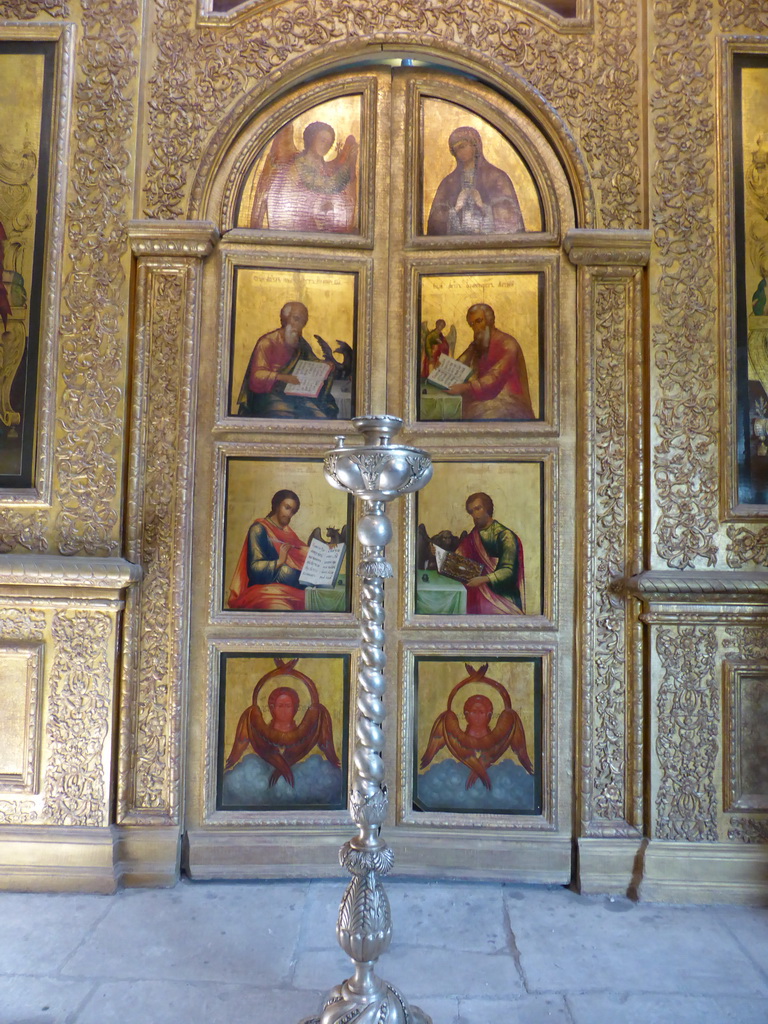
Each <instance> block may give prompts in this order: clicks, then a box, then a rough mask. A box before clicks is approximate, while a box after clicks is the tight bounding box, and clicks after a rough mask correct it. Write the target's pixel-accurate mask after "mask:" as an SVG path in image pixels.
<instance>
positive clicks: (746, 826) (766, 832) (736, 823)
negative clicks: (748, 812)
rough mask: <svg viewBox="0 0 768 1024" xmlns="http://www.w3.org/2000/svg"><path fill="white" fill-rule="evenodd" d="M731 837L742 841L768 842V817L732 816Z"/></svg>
mask: <svg viewBox="0 0 768 1024" xmlns="http://www.w3.org/2000/svg"><path fill="white" fill-rule="evenodd" d="M730 824H731V827H730V828H729V829H728V838H729V839H738V840H741V842H742V843H768V818H731V821H730Z"/></svg>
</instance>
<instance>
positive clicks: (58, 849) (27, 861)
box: [0, 825, 117, 893]
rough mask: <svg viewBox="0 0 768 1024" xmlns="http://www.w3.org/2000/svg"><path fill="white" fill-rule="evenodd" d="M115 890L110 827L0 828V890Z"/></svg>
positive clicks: (112, 842)
mask: <svg viewBox="0 0 768 1024" xmlns="http://www.w3.org/2000/svg"><path fill="white" fill-rule="evenodd" d="M116 888H117V874H116V871H115V836H114V830H113V829H112V828H110V827H107V828H78V827H70V826H61V827H58V826H55V825H45V826H39V825H38V826H34V825H33V826H29V827H26V828H25V827H4V828H3V829H2V830H0V889H2V890H5V891H15V892H93V893H111V892H114V891H115V889H116Z"/></svg>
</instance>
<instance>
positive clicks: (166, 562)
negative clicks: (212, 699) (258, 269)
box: [117, 221, 217, 870]
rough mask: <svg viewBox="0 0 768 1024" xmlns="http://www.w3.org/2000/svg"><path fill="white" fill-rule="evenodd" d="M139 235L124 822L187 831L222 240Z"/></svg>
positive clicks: (189, 234) (180, 233)
mask: <svg viewBox="0 0 768 1024" xmlns="http://www.w3.org/2000/svg"><path fill="white" fill-rule="evenodd" d="M128 230H129V232H130V236H131V240H132V245H133V251H134V254H135V256H136V259H137V266H136V322H135V335H134V358H133V372H132V378H133V379H132V386H133V405H132V426H131V443H130V453H129V483H128V509H127V519H126V552H127V553H128V557H129V558H130V559H131V560H132V561H135V562H137V563H138V564H141V566H142V567H143V569H144V579H143V582H142V585H141V586H140V587H139V588H137V589H136V591H135V593H134V594H133V595H132V596H131V598H130V599H129V602H128V606H127V610H126V617H125V639H124V645H123V675H122V678H123V690H122V694H121V710H120V735H121V747H120V749H121V753H120V764H119V783H118V810H117V821H118V823H119V824H121V825H131V826H137V825H147V826H155V825H167V826H172V827H173V829H174V830H175V831H178V826H179V799H180V781H181V745H182V733H183V727H182V708H183V705H184V694H185V681H186V660H187V629H188V608H189V563H190V556H191V540H192V538H191V521H192V520H191V483H192V470H193V452H194V444H193V441H194V437H193V426H194V416H195V401H194V388H193V382H194V381H195V380H196V371H197V356H198V328H199V286H200V277H201V273H202V260H203V258H204V257H205V256H207V255H208V254H209V253H210V252H211V249H212V246H213V243H214V241H215V239H216V237H217V235H216V230H215V228H214V226H213V225H212V224H210V223H204V222H173V223H168V222H160V221H133V222H131V223H130V225H129V229H128ZM128 859H129V860H130V854H129V855H128ZM173 869H174V868H173V867H172V868H171V870H173ZM128 870H130V869H128Z"/></svg>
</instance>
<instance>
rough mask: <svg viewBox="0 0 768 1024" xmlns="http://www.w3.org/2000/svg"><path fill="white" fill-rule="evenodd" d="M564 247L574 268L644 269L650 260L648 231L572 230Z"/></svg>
mask: <svg viewBox="0 0 768 1024" xmlns="http://www.w3.org/2000/svg"><path fill="white" fill-rule="evenodd" d="M563 247H564V248H565V251H566V253H567V254H568V258H569V260H570V261H571V263H574V264H576V266H586V267H599V266H606V267H617V266H620V267H645V266H647V264H648V260H649V259H650V257H651V232H650V231H639V230H638V231H618V230H617V231H593V230H591V229H590V228H571V230H570V231H568V232H567V233H566V235H565V238H564V239H563Z"/></svg>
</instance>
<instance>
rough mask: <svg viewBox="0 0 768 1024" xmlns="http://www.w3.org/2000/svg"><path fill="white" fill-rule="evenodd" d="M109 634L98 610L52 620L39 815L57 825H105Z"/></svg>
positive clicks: (70, 613)
mask: <svg viewBox="0 0 768 1024" xmlns="http://www.w3.org/2000/svg"><path fill="white" fill-rule="evenodd" d="M111 634H112V623H111V621H110V618H109V616H107V615H104V614H103V613H101V612H82V611H66V612H60V613H57V614H56V615H55V616H54V619H53V625H52V635H53V640H54V645H55V648H54V656H53V664H52V666H51V674H50V680H49V687H50V697H49V705H48V723H47V729H46V732H47V738H48V749H49V763H48V766H47V768H46V771H45V783H44V796H45V803H44V817H45V818H46V820H48V821H50V822H51V823H53V824H56V825H107V824H108V820H107V811H108V803H109V794H108V793H107V791H106V785H105V779H104V766H103V761H104V754H105V751H104V744H105V742H106V740H107V737H108V735H109V723H110V708H111V700H110V695H111V672H110V665H109V661H108V659H107V653H108V646H109V643H110V639H111Z"/></svg>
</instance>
